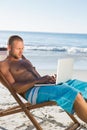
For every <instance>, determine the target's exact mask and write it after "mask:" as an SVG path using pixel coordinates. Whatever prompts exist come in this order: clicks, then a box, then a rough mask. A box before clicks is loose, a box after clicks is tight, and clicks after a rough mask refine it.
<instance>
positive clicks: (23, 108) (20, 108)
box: [0, 71, 80, 130]
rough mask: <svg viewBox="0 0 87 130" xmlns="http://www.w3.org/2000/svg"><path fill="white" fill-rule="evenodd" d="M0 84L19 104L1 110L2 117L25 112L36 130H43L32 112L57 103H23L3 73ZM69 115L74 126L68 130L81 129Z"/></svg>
mask: <svg viewBox="0 0 87 130" xmlns="http://www.w3.org/2000/svg"><path fill="white" fill-rule="evenodd" d="M0 82H1V83H2V84H3V86H5V87H6V88H7V89H8V90H9V91H10V93H11V94H12V96H13V97H14V99H15V100H16V101H17V103H18V105H16V106H14V107H11V108H7V109H5V110H0V117H3V116H6V115H10V114H16V113H19V112H24V113H25V114H26V116H27V117H28V118H29V119H30V120H31V122H32V123H33V125H34V126H35V127H36V129H37V130H42V128H41V126H40V124H39V123H38V122H37V120H36V119H35V118H34V116H33V115H32V113H31V111H30V110H31V109H36V108H40V107H44V106H52V105H56V103H55V102H53V101H49V102H44V103H40V104H35V105H33V104H31V103H29V102H26V103H25V102H24V101H22V99H21V98H20V96H19V94H18V93H16V92H15V89H14V88H13V87H12V86H11V84H10V83H9V82H8V81H7V80H6V78H5V77H4V76H3V74H2V72H1V71H0ZM67 114H68V115H69V117H70V118H71V119H72V124H71V125H70V126H69V127H68V128H67V129H66V130H76V129H77V128H80V123H79V122H78V120H77V119H76V118H75V117H74V116H73V115H70V114H69V113H67Z"/></svg>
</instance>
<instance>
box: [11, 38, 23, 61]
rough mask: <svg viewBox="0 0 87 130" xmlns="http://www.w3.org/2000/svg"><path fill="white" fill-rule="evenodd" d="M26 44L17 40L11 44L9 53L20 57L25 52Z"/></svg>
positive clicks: (17, 57)
mask: <svg viewBox="0 0 87 130" xmlns="http://www.w3.org/2000/svg"><path fill="white" fill-rule="evenodd" d="M23 49H24V44H23V42H22V41H21V40H15V41H14V42H13V44H12V45H10V46H9V53H10V55H11V56H13V57H14V58H16V59H20V58H21V57H22V54H23Z"/></svg>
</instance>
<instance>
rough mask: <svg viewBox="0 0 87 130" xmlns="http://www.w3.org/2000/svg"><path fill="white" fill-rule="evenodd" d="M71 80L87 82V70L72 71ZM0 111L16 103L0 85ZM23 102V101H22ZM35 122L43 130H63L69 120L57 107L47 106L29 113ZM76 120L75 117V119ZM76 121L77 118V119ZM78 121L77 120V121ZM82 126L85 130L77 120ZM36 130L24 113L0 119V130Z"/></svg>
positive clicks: (42, 72)
mask: <svg viewBox="0 0 87 130" xmlns="http://www.w3.org/2000/svg"><path fill="white" fill-rule="evenodd" d="M40 73H41V75H44V74H45V73H48V74H52V73H55V71H52V70H49V71H44V70H43V71H41V70H40ZM73 78H76V79H80V80H83V81H87V70H74V74H73ZM0 92H1V94H0V109H6V108H7V107H11V106H14V105H16V101H15V100H14V98H13V97H12V96H11V94H10V93H9V92H8V90H7V89H6V88H4V87H3V86H2V85H1V84H0ZM23 100H24V99H23ZM31 112H32V114H33V115H34V116H35V118H36V119H37V121H38V122H39V123H40V125H41V127H42V128H43V130H65V128H67V126H68V125H69V124H71V122H72V121H71V119H70V118H69V117H68V115H67V114H66V113H65V112H64V111H63V109H61V108H60V107H59V106H49V107H43V108H39V109H35V110H32V111H31ZM76 118H77V117H76ZM77 119H78V118H77ZM78 120H79V119H78ZM79 121H80V123H81V124H82V125H83V126H84V127H83V128H81V130H87V125H86V124H85V123H84V122H82V121H81V120H79ZM19 129H20V130H36V129H35V127H34V126H33V124H32V123H31V121H30V120H29V119H28V118H27V117H26V115H25V114H24V113H18V114H14V115H8V116H5V117H0V130H19Z"/></svg>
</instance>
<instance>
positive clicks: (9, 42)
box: [8, 35, 23, 45]
mask: <svg viewBox="0 0 87 130" xmlns="http://www.w3.org/2000/svg"><path fill="white" fill-rule="evenodd" d="M15 40H18V41H23V39H22V38H21V37H20V36H18V35H13V36H11V37H9V39H8V45H12V44H13V42H14V41H15Z"/></svg>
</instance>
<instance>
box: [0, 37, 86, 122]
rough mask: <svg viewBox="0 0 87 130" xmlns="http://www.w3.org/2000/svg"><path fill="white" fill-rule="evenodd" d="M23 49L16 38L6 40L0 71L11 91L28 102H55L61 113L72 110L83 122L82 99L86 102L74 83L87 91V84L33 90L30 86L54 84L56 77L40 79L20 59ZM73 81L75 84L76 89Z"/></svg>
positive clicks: (29, 65)
mask: <svg viewBox="0 0 87 130" xmlns="http://www.w3.org/2000/svg"><path fill="white" fill-rule="evenodd" d="M23 49H24V42H23V39H22V38H21V37H20V36H17V35H13V36H11V37H10V38H9V40H8V51H9V55H8V56H7V58H6V59H5V60H4V61H2V62H0V71H1V72H2V73H3V75H4V76H5V77H6V79H7V80H8V81H9V83H10V84H11V85H12V86H13V87H14V89H15V91H16V92H17V93H19V94H23V95H24V97H25V98H26V99H27V100H28V101H30V102H31V103H41V102H44V101H50V100H53V101H56V103H57V104H58V105H60V106H61V107H62V108H63V109H64V110H65V111H67V112H69V113H71V114H72V113H73V112H74V111H75V112H76V114H77V115H78V117H79V118H80V119H82V120H83V121H84V122H86V123H87V103H86V102H85V100H84V98H86V99H87V96H86V95H87V94H85V93H84V90H83V91H81V90H80V88H79V87H78V86H79V85H78V84H82V85H83V87H84V88H87V83H86V82H81V81H78V80H72V81H69V82H67V83H66V84H61V85H55V86H53V85H51V86H41V87H35V86H34V85H35V84H38V83H46V84H48V83H55V81H56V77H55V76H49V75H46V76H41V75H40V74H39V73H38V72H37V71H36V69H35V67H33V65H32V64H31V62H30V61H29V60H27V59H26V58H25V57H24V56H23ZM3 68H4V69H3ZM75 82H77V83H78V84H77V85H76V86H75ZM72 84H73V85H72ZM71 85H72V87H71ZM81 88H82V87H81ZM80 93H81V94H82V95H83V97H84V98H83V97H82V96H81V94H80Z"/></svg>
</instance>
